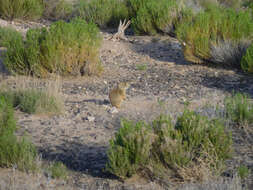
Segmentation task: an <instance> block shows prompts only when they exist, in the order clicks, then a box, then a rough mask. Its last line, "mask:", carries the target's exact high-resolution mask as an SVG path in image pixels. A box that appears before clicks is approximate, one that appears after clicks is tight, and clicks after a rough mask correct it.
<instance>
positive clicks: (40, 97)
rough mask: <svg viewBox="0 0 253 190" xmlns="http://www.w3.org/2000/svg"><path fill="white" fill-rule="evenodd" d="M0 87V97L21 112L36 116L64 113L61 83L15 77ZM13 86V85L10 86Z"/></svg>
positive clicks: (57, 80) (57, 79) (54, 80)
mask: <svg viewBox="0 0 253 190" xmlns="http://www.w3.org/2000/svg"><path fill="white" fill-rule="evenodd" d="M8 83H9V85H6V83H3V84H2V85H1V90H0V95H2V96H4V97H5V98H6V99H8V100H9V102H10V103H12V105H13V106H15V107H17V108H18V109H20V110H21V111H24V112H27V113H37V114H48V115H51V114H60V113H62V112H63V111H64V103H63V102H64V101H63V96H62V92H61V81H60V78H59V77H57V78H55V79H52V80H41V79H40V80H39V79H36V78H32V77H21V76H19V77H15V78H14V79H11V80H10V81H8ZM10 84H13V85H10Z"/></svg>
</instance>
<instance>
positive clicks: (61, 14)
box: [43, 0, 74, 21]
mask: <svg viewBox="0 0 253 190" xmlns="http://www.w3.org/2000/svg"><path fill="white" fill-rule="evenodd" d="M43 5H44V11H43V17H44V18H46V19H49V20H53V21H55V20H69V19H70V18H71V17H72V15H73V11H74V6H73V3H71V2H69V1H66V0H44V1H43Z"/></svg>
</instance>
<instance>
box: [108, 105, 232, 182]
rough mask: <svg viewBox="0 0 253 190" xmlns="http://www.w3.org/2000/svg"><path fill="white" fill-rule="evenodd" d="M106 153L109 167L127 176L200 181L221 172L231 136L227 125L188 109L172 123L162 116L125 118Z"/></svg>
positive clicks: (117, 173) (114, 172)
mask: <svg viewBox="0 0 253 190" xmlns="http://www.w3.org/2000/svg"><path fill="white" fill-rule="evenodd" d="M121 125H122V128H120V130H119V131H118V133H117V134H116V135H115V137H114V138H113V139H111V140H110V147H109V149H108V152H107V156H108V163H107V166H106V167H107V170H108V171H109V172H111V173H113V174H115V175H116V176H118V177H121V178H123V179H124V178H127V177H131V176H132V175H134V174H136V173H138V174H141V175H144V176H149V177H151V178H153V179H160V180H161V181H166V180H168V179H169V178H170V179H175V180H176V181H178V180H179V181H199V180H204V179H211V177H213V176H216V175H220V174H221V172H222V170H223V169H224V161H225V160H226V159H227V158H229V157H230V154H231V151H232V149H231V144H232V138H231V134H230V133H227V132H226V131H225V127H224V124H223V123H222V122H221V121H220V120H217V119H212V120H209V119H208V118H207V117H205V116H201V115H199V114H197V113H195V112H193V111H189V110H187V109H186V110H185V111H184V112H183V114H182V115H181V116H180V117H178V118H177V120H176V123H175V124H173V123H172V120H171V118H170V117H169V116H165V115H161V116H160V117H158V118H157V119H156V120H154V121H153V122H152V123H151V124H147V123H145V122H142V121H140V122H137V123H133V122H131V121H127V120H122V124H121Z"/></svg>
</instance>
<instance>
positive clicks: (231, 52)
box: [210, 40, 250, 68]
mask: <svg viewBox="0 0 253 190" xmlns="http://www.w3.org/2000/svg"><path fill="white" fill-rule="evenodd" d="M249 46H250V41H246V40H240V41H237V42H233V41H230V40H227V41H222V42H218V43H217V44H215V45H211V49H210V60H211V61H212V62H214V63H217V64H222V65H228V66H232V67H235V68H241V60H242V57H243V56H244V55H245V53H246V50H247V48H248V47H249Z"/></svg>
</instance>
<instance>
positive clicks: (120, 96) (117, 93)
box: [109, 82, 130, 108]
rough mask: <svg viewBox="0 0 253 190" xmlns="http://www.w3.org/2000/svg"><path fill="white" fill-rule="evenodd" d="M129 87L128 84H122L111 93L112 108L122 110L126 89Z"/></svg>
mask: <svg viewBox="0 0 253 190" xmlns="http://www.w3.org/2000/svg"><path fill="white" fill-rule="evenodd" d="M129 86H130V85H129V83H128V82H121V83H119V84H118V85H117V87H116V88H114V89H112V90H111V91H110V93H109V98H110V102H111V104H112V106H114V107H116V108H120V104H121V102H122V101H123V100H125V99H126V89H127V88H128V87H129Z"/></svg>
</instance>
